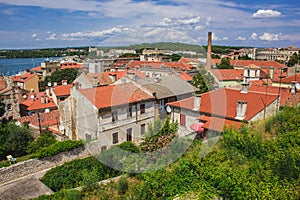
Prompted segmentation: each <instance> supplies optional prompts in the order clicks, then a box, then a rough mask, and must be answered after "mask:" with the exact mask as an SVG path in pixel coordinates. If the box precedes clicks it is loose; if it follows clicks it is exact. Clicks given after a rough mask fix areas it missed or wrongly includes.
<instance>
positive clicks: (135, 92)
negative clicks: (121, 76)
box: [79, 83, 154, 108]
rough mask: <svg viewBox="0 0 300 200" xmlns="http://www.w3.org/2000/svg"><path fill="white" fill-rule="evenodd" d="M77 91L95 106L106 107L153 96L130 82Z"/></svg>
mask: <svg viewBox="0 0 300 200" xmlns="http://www.w3.org/2000/svg"><path fill="white" fill-rule="evenodd" d="M79 91H80V92H81V93H82V94H83V95H84V96H85V97H86V98H87V99H88V100H89V101H90V102H92V103H93V104H94V105H95V106H96V107H97V108H108V107H113V106H118V105H122V104H128V103H133V102H138V101H144V100H148V99H152V98H154V97H153V96H152V95H149V94H147V93H146V92H144V91H143V90H142V89H141V88H138V87H137V86H135V85H134V84H132V83H127V84H119V85H109V86H103V87H96V88H89V89H80V90H79Z"/></svg>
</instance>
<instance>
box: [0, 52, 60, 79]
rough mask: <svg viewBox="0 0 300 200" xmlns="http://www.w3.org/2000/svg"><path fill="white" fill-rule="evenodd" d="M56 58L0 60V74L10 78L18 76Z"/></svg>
mask: <svg viewBox="0 0 300 200" xmlns="http://www.w3.org/2000/svg"><path fill="white" fill-rule="evenodd" d="M57 59H59V58H58V57H50V58H13V59H6V58H0V74H2V75H4V76H12V75H16V74H20V73H22V72H24V71H26V69H31V68H33V67H37V66H41V63H42V62H45V61H51V60H57Z"/></svg>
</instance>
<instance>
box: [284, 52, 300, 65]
mask: <svg viewBox="0 0 300 200" xmlns="http://www.w3.org/2000/svg"><path fill="white" fill-rule="evenodd" d="M299 60H300V56H299V55H298V54H297V53H294V54H293V55H292V56H291V57H290V59H289V61H288V64H287V65H288V67H293V66H295V65H296V64H297V63H298V62H299Z"/></svg>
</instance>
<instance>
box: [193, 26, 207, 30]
mask: <svg viewBox="0 0 300 200" xmlns="http://www.w3.org/2000/svg"><path fill="white" fill-rule="evenodd" d="M203 29H205V26H202V25H199V26H195V28H194V30H195V31H201V30H203Z"/></svg>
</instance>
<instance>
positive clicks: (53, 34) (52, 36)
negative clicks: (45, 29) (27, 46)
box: [46, 33, 58, 40]
mask: <svg viewBox="0 0 300 200" xmlns="http://www.w3.org/2000/svg"><path fill="white" fill-rule="evenodd" d="M57 39H58V38H56V34H55V33H52V34H51V35H49V37H48V38H46V40H57Z"/></svg>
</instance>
